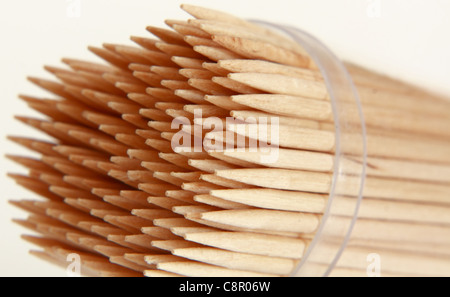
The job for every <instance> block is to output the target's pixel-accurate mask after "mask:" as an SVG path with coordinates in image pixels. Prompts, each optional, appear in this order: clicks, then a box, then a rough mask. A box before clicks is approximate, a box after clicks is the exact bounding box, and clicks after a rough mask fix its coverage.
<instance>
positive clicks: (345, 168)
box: [252, 20, 367, 277]
mask: <svg viewBox="0 0 450 297" xmlns="http://www.w3.org/2000/svg"><path fill="white" fill-rule="evenodd" d="M252 22H254V23H258V24H261V25H264V26H266V27H269V28H271V29H276V30H278V31H279V32H282V33H284V34H285V35H287V36H289V37H290V38H292V39H293V40H294V41H295V42H297V43H298V44H299V45H300V46H301V47H302V48H303V49H304V50H305V51H306V52H307V53H308V54H309V56H310V58H311V59H312V60H313V61H314V63H315V64H316V65H317V67H318V69H319V71H320V72H321V75H322V77H323V79H324V82H325V84H326V87H327V90H328V94H329V98H330V101H331V105H332V109H333V117H334V125H335V162H334V170H333V178H332V185H331V190H330V195H329V199H328V203H327V206H326V209H325V212H324V214H323V217H322V220H321V223H320V226H319V228H318V230H317V232H316V235H315V236H314V238H313V240H312V242H311V243H310V245H309V246H308V249H307V250H306V252H305V254H304V256H303V257H302V260H301V261H300V263H299V265H298V266H297V267H296V268H295V269H294V270H293V272H292V273H291V276H296V277H320V276H329V275H330V273H331V272H332V271H333V269H334V268H335V266H336V264H337V263H338V261H339V258H340V256H341V254H342V252H343V251H344V249H345V248H346V245H347V243H348V240H349V238H350V236H351V233H352V230H353V227H354V225H355V223H356V220H357V217H358V211H359V207H360V204H361V201H362V198H363V189H364V181H365V173H366V160H367V149H366V129H365V122H364V115H363V112H362V107H361V103H360V99H359V96H358V92H357V90H356V87H355V86H354V84H353V81H352V79H351V77H350V75H349V73H348V71H347V69H346V68H345V66H344V64H343V63H342V61H341V60H339V59H338V58H337V57H336V56H335V55H334V54H333V53H332V52H331V51H330V50H329V49H328V48H327V47H326V46H325V45H323V44H322V43H321V42H320V41H318V40H317V39H316V38H314V37H313V36H311V35H309V34H307V33H305V32H303V31H301V30H299V29H297V28H293V27H289V26H281V25H277V24H273V23H269V22H265V21H259V20H252ZM349 119H353V121H352V123H350V121H349ZM354 119H358V121H357V122H356V124H355V122H354Z"/></svg>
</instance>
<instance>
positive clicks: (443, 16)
mask: <svg viewBox="0 0 450 297" xmlns="http://www.w3.org/2000/svg"><path fill="white" fill-rule="evenodd" d="M75 2H76V0H67V1H61V0H41V1H32V0H15V1H2V4H1V9H0V30H1V31H0V36H1V38H2V46H1V52H2V54H1V56H0V59H1V65H2V68H1V70H0V76H1V78H0V81H1V90H2V108H1V109H0V112H1V115H0V121H1V125H0V130H1V140H0V143H1V153H2V155H4V154H5V153H9V154H22V153H23V154H27V155H29V152H28V151H26V150H24V149H22V148H21V147H19V146H17V145H14V144H12V143H10V142H6V141H5V135H8V134H14V135H26V136H36V135H38V134H37V133H36V131H35V130H32V129H30V128H27V127H25V126H24V125H22V124H20V123H18V122H17V121H14V120H13V115H15V114H21V115H24V114H25V115H33V114H34V113H33V112H31V111H29V110H28V109H26V108H25V104H24V103H22V102H21V101H20V100H18V99H17V94H18V93H23V94H30V95H42V94H45V93H43V92H42V91H41V90H40V89H38V88H37V87H34V86H32V85H31V84H30V83H28V82H27V81H26V80H25V77H26V76H28V75H32V76H41V77H51V76H50V75H49V74H47V73H46V72H45V71H44V70H43V69H42V66H43V65H44V64H47V65H53V66H58V65H62V64H60V58H62V57H72V58H84V59H88V60H96V59H97V58H96V57H95V56H94V55H92V54H90V53H89V52H88V51H87V50H86V46H87V45H100V44H101V43H102V42H114V43H128V44H132V43H131V42H130V41H129V39H128V37H129V35H141V36H147V35H149V33H147V32H146V31H145V27H146V26H147V25H153V26H165V25H164V23H163V20H164V19H185V18H187V17H188V15H187V14H186V13H184V12H183V11H181V10H180V9H179V4H180V3H190V4H198V5H203V6H206V7H211V8H216V9H221V10H225V11H228V12H230V13H232V14H235V15H237V16H241V17H243V18H251V19H264V20H267V21H273V22H280V23H285V24H290V25H294V26H297V27H299V28H302V29H304V30H306V31H308V32H309V33H311V34H313V35H315V36H316V37H317V38H319V39H321V40H322V41H323V42H324V43H325V44H326V45H328V46H329V47H330V48H331V49H333V50H334V51H335V53H336V54H337V55H338V56H340V57H342V58H344V59H346V60H350V61H353V62H356V63H358V64H361V65H363V66H367V67H369V68H373V69H376V70H380V71H385V72H387V73H390V74H392V75H393V76H395V77H398V78H402V79H404V80H406V81H411V82H413V83H416V84H418V85H421V86H424V87H426V88H429V89H432V90H435V91H438V92H441V93H444V94H448V95H450V83H449V77H450V43H449V41H450V38H449V36H450V1H446V0H441V1H438V0H403V1H402V0H339V1H336V0H314V1H313V0H290V1H289V0H277V1H267V0H227V1H223V0H220V1H215V0H204V1H188V0H186V1H174V0H165V1H154V0H131V1H130V0H128V1H125V0H121V1H118V0H89V1H87V0H81V1H80V3H81V7H80V8H81V9H80V11H79V16H77V10H71V9H69V7H70V5H73V4H74V3H75ZM74 16H75V17H74ZM0 168H1V177H0V185H1V190H2V195H1V196H2V197H1V198H0V226H1V227H0V228H1V229H0V230H1V239H0V240H1V241H0V242H1V243H0V251H1V253H0V276H65V275H66V274H65V271H64V270H62V269H60V268H54V267H53V266H51V265H49V264H47V263H45V262H42V261H40V260H37V259H35V258H34V257H32V256H29V255H28V250H29V249H30V248H33V247H32V246H31V245H28V244H27V243H25V242H24V241H23V240H21V239H20V237H19V236H20V234H21V233H23V232H24V229H23V228H21V227H18V226H16V225H15V224H12V223H11V219H12V218H25V213H24V212H22V211H20V210H17V209H15V208H13V207H11V206H10V205H8V204H7V200H9V199H21V198H30V197H34V195H32V194H31V193H29V192H27V191H25V190H23V189H21V188H20V187H18V186H16V185H15V184H14V183H13V182H12V181H11V180H10V179H8V178H6V177H5V175H6V172H19V173H21V172H24V171H23V170H22V168H21V167H19V166H17V165H15V164H13V163H12V162H10V161H7V160H5V159H4V158H3V157H2V158H0Z"/></svg>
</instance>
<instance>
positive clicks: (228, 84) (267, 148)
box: [8, 5, 450, 277]
mask: <svg viewBox="0 0 450 297" xmlns="http://www.w3.org/2000/svg"><path fill="white" fill-rule="evenodd" d="M182 9H184V10H185V11H186V12H187V13H189V14H190V15H192V16H193V18H192V19H188V20H186V21H185V20H181V21H178V20H167V21H166V25H167V27H165V28H159V27H148V28H147V29H148V31H149V32H150V33H151V36H145V37H137V36H132V37H131V40H132V41H134V42H135V43H136V45H133V46H129V45H121V44H110V43H105V44H103V45H102V46H101V47H89V50H90V51H91V52H92V53H94V54H95V55H96V56H97V58H98V57H99V58H100V59H98V61H95V62H91V61H82V60H77V59H72V58H64V59H62V62H63V63H64V64H65V67H63V66H58V67H54V66H46V67H45V69H46V70H48V71H49V72H50V73H51V74H53V75H54V76H55V79H54V80H45V79H40V78H34V77H30V78H29V80H30V81H31V82H32V83H34V84H36V85H37V86H39V87H41V88H43V89H45V90H47V91H49V94H50V95H49V98H36V97H33V96H29V95H21V96H20V98H21V99H22V100H23V101H24V102H25V103H26V104H27V105H28V106H29V107H30V108H32V109H33V110H35V111H38V112H40V113H41V114H42V117H38V118H32V117H28V116H17V119H18V120H19V121H21V122H23V123H24V124H26V125H29V126H31V127H34V128H36V129H37V130H39V131H41V132H44V133H45V134H47V135H49V136H50V137H49V139H46V140H39V139H37V138H34V137H22V136H10V140H12V141H14V142H16V143H18V144H20V145H22V146H25V147H26V148H28V149H30V150H31V151H34V152H37V153H39V154H40V157H37V158H35V157H33V158H31V157H25V156H12V155H10V156H8V157H9V158H10V159H11V160H13V161H15V162H17V163H19V164H21V165H23V166H24V167H25V168H26V169H27V172H26V174H12V173H11V174H10V177H11V178H13V179H14V180H15V181H16V182H17V183H18V184H19V185H21V186H23V187H24V188H26V189H28V190H30V193H31V192H33V193H34V194H36V195H35V196H36V197H34V198H31V199H25V200H12V201H11V203H12V204H14V205H15V206H17V207H19V208H22V209H24V210H26V211H27V212H28V213H29V215H28V217H27V218H26V219H16V220H15V222H16V223H18V224H20V225H22V226H24V227H26V228H27V229H29V231H30V233H32V234H30V235H23V239H25V240H27V241H29V242H31V243H33V244H35V245H36V246H37V248H36V249H35V250H32V251H31V253H32V254H33V255H35V256H37V257H40V258H42V259H44V260H46V261H48V262H51V263H54V264H58V265H61V266H62V267H64V268H65V267H67V266H68V262H67V259H68V256H71V255H74V254H75V255H78V256H79V259H80V261H81V272H82V274H83V275H86V276H148V277H161V276H163V277H169V276H176V277H178V276H191V277H204V276H227V277H229V276H236V277H247V276H248V277H259V276H261V277H265V276H290V275H292V273H293V272H294V271H295V270H296V268H297V267H298V265H300V264H301V263H302V260H303V257H304V255H305V253H306V252H307V251H308V249H309V248H310V247H311V242H313V240H314V238H315V236H316V233H317V232H318V230H319V227H320V225H321V222H322V217H323V215H324V213H325V211H326V209H327V205H328V201H329V196H330V190H331V187H332V183H333V175H334V174H336V172H334V168H335V167H334V164H335V144H336V135H335V122H334V115H333V109H332V104H331V101H330V96H329V93H328V89H327V86H326V84H325V81H324V79H323V74H322V73H321V72H320V71H319V70H318V67H317V65H316V64H315V63H314V61H313V60H312V59H311V58H310V57H309V56H308V55H307V54H306V52H305V50H304V49H303V48H302V47H301V46H300V45H299V44H297V43H296V42H294V41H293V40H292V39H290V38H289V37H287V36H284V35H281V34H279V33H275V32H274V31H272V30H271V29H269V28H266V27H262V26H260V25H257V24H255V23H251V22H248V21H246V20H243V19H240V18H237V17H234V16H232V15H230V14H228V13H224V12H219V11H215V10H210V9H206V8H202V7H197V6H191V5H182ZM345 65H346V67H347V70H348V71H349V73H350V76H351V78H352V80H353V82H354V84H355V86H356V88H357V91H358V94H359V96H360V99H361V105H362V110H363V113H364V118H365V128H366V130H367V156H368V158H367V167H366V175H367V176H366V178H365V183H364V191H363V199H362V203H361V206H360V209H359V212H358V219H357V221H356V224H355V226H354V228H353V232H352V233H351V237H350V240H349V241H348V243H347V245H346V246H345V248H344V250H343V253H342V255H341V256H340V257H339V261H337V263H335V265H334V266H333V267H332V269H330V270H331V271H330V273H329V275H331V276H365V275H367V273H368V267H369V266H370V265H372V264H373V263H372V262H370V261H369V262H368V260H370V259H372V258H370V257H368V256H369V255H372V256H373V255H377V256H378V257H379V258H378V260H379V263H378V264H379V267H378V268H379V272H380V274H381V275H382V276H450V103H449V102H450V101H448V100H445V98H441V97H440V96H439V95H435V94H432V93H430V92H428V91H425V90H422V89H419V88H416V87H414V86H411V85H408V84H406V83H404V82H401V81H398V80H396V79H392V78H390V77H388V76H386V75H382V74H378V73H375V72H372V71H369V70H366V69H364V68H362V67H359V66H356V65H352V64H350V63H345ZM357 120H358V119H352V118H350V119H349V122H350V123H352V122H353V121H354V122H355V124H356V122H357ZM348 144H349V145H351V143H348ZM355 150H356V149H355ZM355 153H357V154H356V155H358V154H359V153H360V152H355ZM348 161H349V162H350V161H351V160H348ZM353 161H356V162H357V161H358V159H355V160H353ZM359 161H361V160H359ZM348 199H349V200H351V199H353V198H352V197H349V198H348ZM341 215H342V217H343V218H345V217H351V216H352V215H353V213H352V212H351V211H347V210H346V209H342V213H341ZM311 248H314V247H311ZM314 261H315V263H314V264H315V265H317V266H318V267H323V266H327V265H329V264H330V263H327V261H325V260H324V261H321V259H320V258H319V259H314ZM370 267H371V269H372V268H373V266H370ZM371 271H372V270H371Z"/></svg>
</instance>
